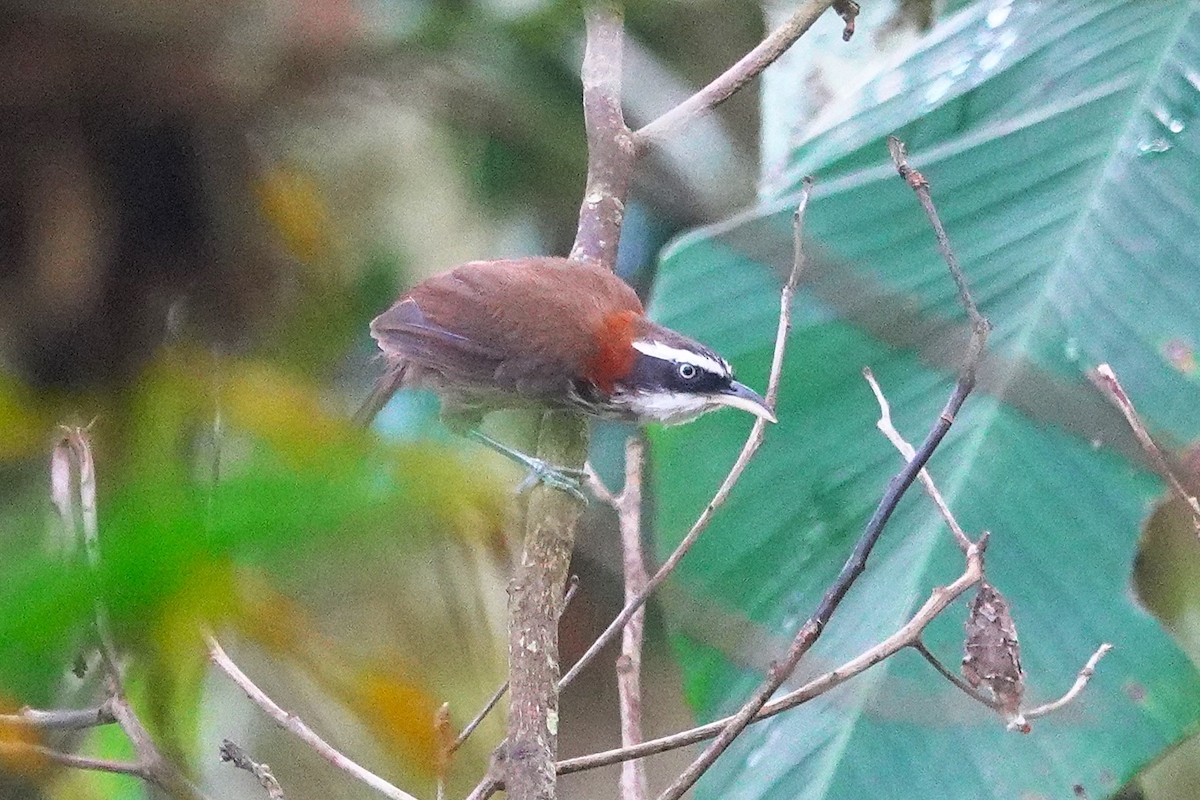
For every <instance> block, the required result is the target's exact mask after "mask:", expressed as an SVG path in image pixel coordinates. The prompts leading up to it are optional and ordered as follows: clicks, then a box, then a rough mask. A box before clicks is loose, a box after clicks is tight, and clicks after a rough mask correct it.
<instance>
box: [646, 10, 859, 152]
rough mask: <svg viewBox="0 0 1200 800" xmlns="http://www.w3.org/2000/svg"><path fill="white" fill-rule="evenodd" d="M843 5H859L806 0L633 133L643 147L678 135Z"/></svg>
mask: <svg viewBox="0 0 1200 800" xmlns="http://www.w3.org/2000/svg"><path fill="white" fill-rule="evenodd" d="M834 5H840V6H842V7H843V8H845V9H846V10H847V11H848V10H849V7H850V6H853V7H854V12H853V13H854V14H857V13H858V7H857V6H854V4H853V3H846V2H845V0H806V1H805V2H803V3H801V4H800V7H799V8H797V9H796V11H795V13H793V14H792V16H791V17H790V18H789V19H788V20H787V21H786V22H784V23H783V24H782V25H780V26H779V27H778V28H776V29H775V30H773V31H771V33H770V34H769V35H768V36H767V37H766V38H765V39H763V41H762V42H761V43H760V44H759V45H758V46H757V47H755V48H754V49H753V50H751V51H750V52H749V53H747V54H746V55H744V56H742V58H741V59H739V60H738V62H737V63H736V64H734V65H733V66H731V67H730V68H729V69H727V70H725V72H723V73H721V75H719V76H718V77H717V78H716V79H715V80H713V81H712V82H711V83H710V84H708V85H707V86H705V87H704V88H703V89H701V90H700V91H698V92H696V94H694V95H692V96H691V97H689V98H688V99H687V100H684V101H683V102H682V103H680V104H679V105H677V106H675V107H674V108H672V109H671V110H670V111H667V112H666V113H665V114H663V115H662V116H660V117H659V118H658V119H656V120H653V121H652V122H650V123H648V124H646V125H645V126H643V127H642V128H640V129H638V131H637V132H636V133H634V134H633V140H634V143H635V144H636V146H637V148H638V149H639V150H642V149H645V147H646V146H647V145H648V144H650V143H651V142H656V141H661V140H663V139H666V138H667V137H669V136H671V135H673V134H675V133H676V132H677V131H678V130H679V129H680V128H682V127H683V126H685V125H687V124H689V123H690V122H691V121H692V120H694V119H696V118H697V117H699V116H701V115H703V114H707V113H708V112H710V111H712V110H713V109H714V108H716V107H717V106H719V105H720V104H721V103H724V102H725V101H726V100H728V99H729V98H730V97H732V96H733V95H734V94H735V93H736V92H737V91H738V90H739V89H741V88H742V87H743V86H745V85H746V84H748V83H749V82H750V81H752V80H754V79H755V78H757V77H758V76H759V75H760V74H761V73H762V71H763V70H765V69H766V68H767V67H769V66H771V64H774V63H775V62H776V61H777V60H779V57H780V56H782V55H783V54H784V53H785V52H787V50H788V48H790V47H791V46H792V45H793V44H795V42H796V40H797V39H799V38H800V37H801V36H803V35H804V34H805V32H806V31H808V29H809V28H811V27H812V25H813V23H814V22H816V21H817V19H819V18H820V16H821V15H822V14H824V13H825V12H826V11H827V10H829V8H830V7H831V6H834ZM852 20H853V16H850V17H849V19H848V23H847V25H848V30H850V31H851V32H853V29H854V28H853V22H852Z"/></svg>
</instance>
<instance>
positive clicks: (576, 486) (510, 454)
mask: <svg viewBox="0 0 1200 800" xmlns="http://www.w3.org/2000/svg"><path fill="white" fill-rule="evenodd" d="M468 433H469V435H470V436H471V438H472V439H475V440H476V441H477V442H479V443H481V444H483V445H486V446H487V447H490V448H491V449H493V450H495V451H496V452H497V453H499V454H500V455H502V456H504V457H505V458H508V459H511V460H512V461H515V462H517V463H518V464H521V465H523V466H524V467H525V468H526V469H528V470H529V474H527V475H526V476H525V478H524V479H523V480H522V481H521V483H520V484H518V486H517V493H518V494H520V493H521V492H524V491H527V490H529V489H530V488H532V487H533V486H534V484H537V483H544V484H545V485H546V486H550V487H552V488H554V489H558V490H559V491H563V492H566V493H567V494H569V495H571V496H572V497H575V498H576V499H578V500H580V501H581V502H583V503H587V495H585V494H584V493H583V489H582V486H583V479H584V477H585V476H586V474H587V473H586V472H584V471H583V470H581V469H571V468H570V467H556V466H554V465H553V464H550V463H548V462H547V461H545V460H543V459H540V458H534V457H533V456H528V455H525V454H524V453H522V452H521V451H520V450H516V449H514V448H512V447H509V446H508V445H506V444H502V443H501V442H498V441H496V440H495V439H493V438H492V437H490V436H487V435H485V434H483V433H480V432H479V431H477V430H472V431H469V432H468Z"/></svg>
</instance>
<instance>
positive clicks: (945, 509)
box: [863, 367, 971, 553]
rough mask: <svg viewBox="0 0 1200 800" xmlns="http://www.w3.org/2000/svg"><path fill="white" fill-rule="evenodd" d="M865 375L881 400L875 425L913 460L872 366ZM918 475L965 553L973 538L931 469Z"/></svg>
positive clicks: (959, 547) (906, 458)
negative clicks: (959, 519)
mask: <svg viewBox="0 0 1200 800" xmlns="http://www.w3.org/2000/svg"><path fill="white" fill-rule="evenodd" d="M863 377H864V378H866V379H867V383H868V384H870V386H871V391H872V392H874V393H875V399H876V400H877V401H878V402H879V421H878V422H876V423H875V427H877V428H879V430H880V432H881V433H883V435H884V436H886V437H887V439H888V441H889V442H891V443H892V445H893V446H895V448H896V449H897V450H899V451H900V454H901V455H902V456H904V458H905V460H906V461H912V460H913V457H914V456H916V454H917V451H916V450H913V446H912V445H911V444H909V443H908V442H907V441H905V439H904V437H903V436H901V435H900V432H899V431H898V430H896V426H895V425H893V424H892V407H891V404H890V403H888V401H887V398H886V397H884V396H883V390H882V389H880V388H879V384H878V383H877V382H876V380H875V375H874V373H872V372H871V368H870V367H863ZM917 477H918V478H919V479H920V481H921V485H922V486H924V487H925V493H926V494H928V495H929V498H930V499H931V500H933V504H934V505H935V506H937V509H938V511H939V512H940V513H941V515H942V519H944V520H946V524H947V525H948V526H950V531H951V533H953V534H954V541H955V543H957V544H958V549H959V550H962V551H963V552H964V553H965V552H967V548H969V547H970V546H971V539H970V537H968V536H967V534H966V532H965V531H963V529H962V526H960V525H959V524H958V520H956V519H955V518H954V514H953V513H952V512H951V511H950V506H948V505H947V504H946V500H945V498H944V497H942V493H941V492H940V491H938V488H937V486H936V485H935V484H934V482H933V478H932V477H930V475H929V470H927V469H922V470H921V471H920V473H918V474H917Z"/></svg>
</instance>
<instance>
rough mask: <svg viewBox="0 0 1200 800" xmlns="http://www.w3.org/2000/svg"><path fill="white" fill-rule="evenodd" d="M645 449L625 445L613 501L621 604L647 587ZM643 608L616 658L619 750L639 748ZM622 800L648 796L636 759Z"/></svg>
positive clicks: (636, 439)
mask: <svg viewBox="0 0 1200 800" xmlns="http://www.w3.org/2000/svg"><path fill="white" fill-rule="evenodd" d="M644 462H645V446H644V444H643V442H642V439H641V437H640V436H636V435H635V436H630V437H629V440H628V441H626V443H625V488H623V489H622V490H621V494H620V495H618V496H617V497H616V498H614V500H615V503H614V507H615V508H616V510H617V518H618V523H619V527H620V530H621V551H622V553H623V558H622V563H623V564H624V572H625V602H626V603H629V602H630V601H631V600H633V599H634V598H635V597H637V596H638V595H639V594H640V593H641V592H642V591H643V590H644V589H645V587H646V580H647V577H648V576H647V575H646V561H645V558H644V557H643V555H642V467H643V465H644ZM645 615H646V609H645V607H644V606H643V607H642V608H639V609H638V610H637V613H635V614H634V615H633V616H632V617H630V619H629V624H628V625H626V626H625V629H624V633H623V634H622V636H621V655H620V656H618V657H617V695H618V698H619V701H620V714H621V746H622V747H632V746H633V745H636V744H640V743H641V742H642V740H643V736H642V639H643V636H644V629H645ZM620 787H621V800H645V799H646V797H647V796H648V794H649V788H648V783H647V780H646V766H645V764H643V763H642V762H641V761H638V760H632V761H626V762H625V763H624V764H622V765H621V782H620Z"/></svg>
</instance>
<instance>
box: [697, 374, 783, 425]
mask: <svg viewBox="0 0 1200 800" xmlns="http://www.w3.org/2000/svg"><path fill="white" fill-rule="evenodd" d="M712 401H713V402H714V403H718V404H720V405H723V406H729V407H730V408H740V409H741V410H742V411H749V412H750V413H751V414H753V415H754V416H756V417H762V418H763V419H765V420H766V421H767V422H778V420H777V419H775V415H774V414H773V413H772V412H771V409H770V408H769V407H768V406H767V401H766V400H764V399H763V398H762V395H760V394H759V393H758V392H756V391H754V390H753V389H751V388H750V387H749V386H747V385H746V384H744V383H738V382H737V381H734V382H733V383H731V384H730V385H729V388H728V389H726V390H725V391H723V392H721V393H719V394H714V395H712Z"/></svg>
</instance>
